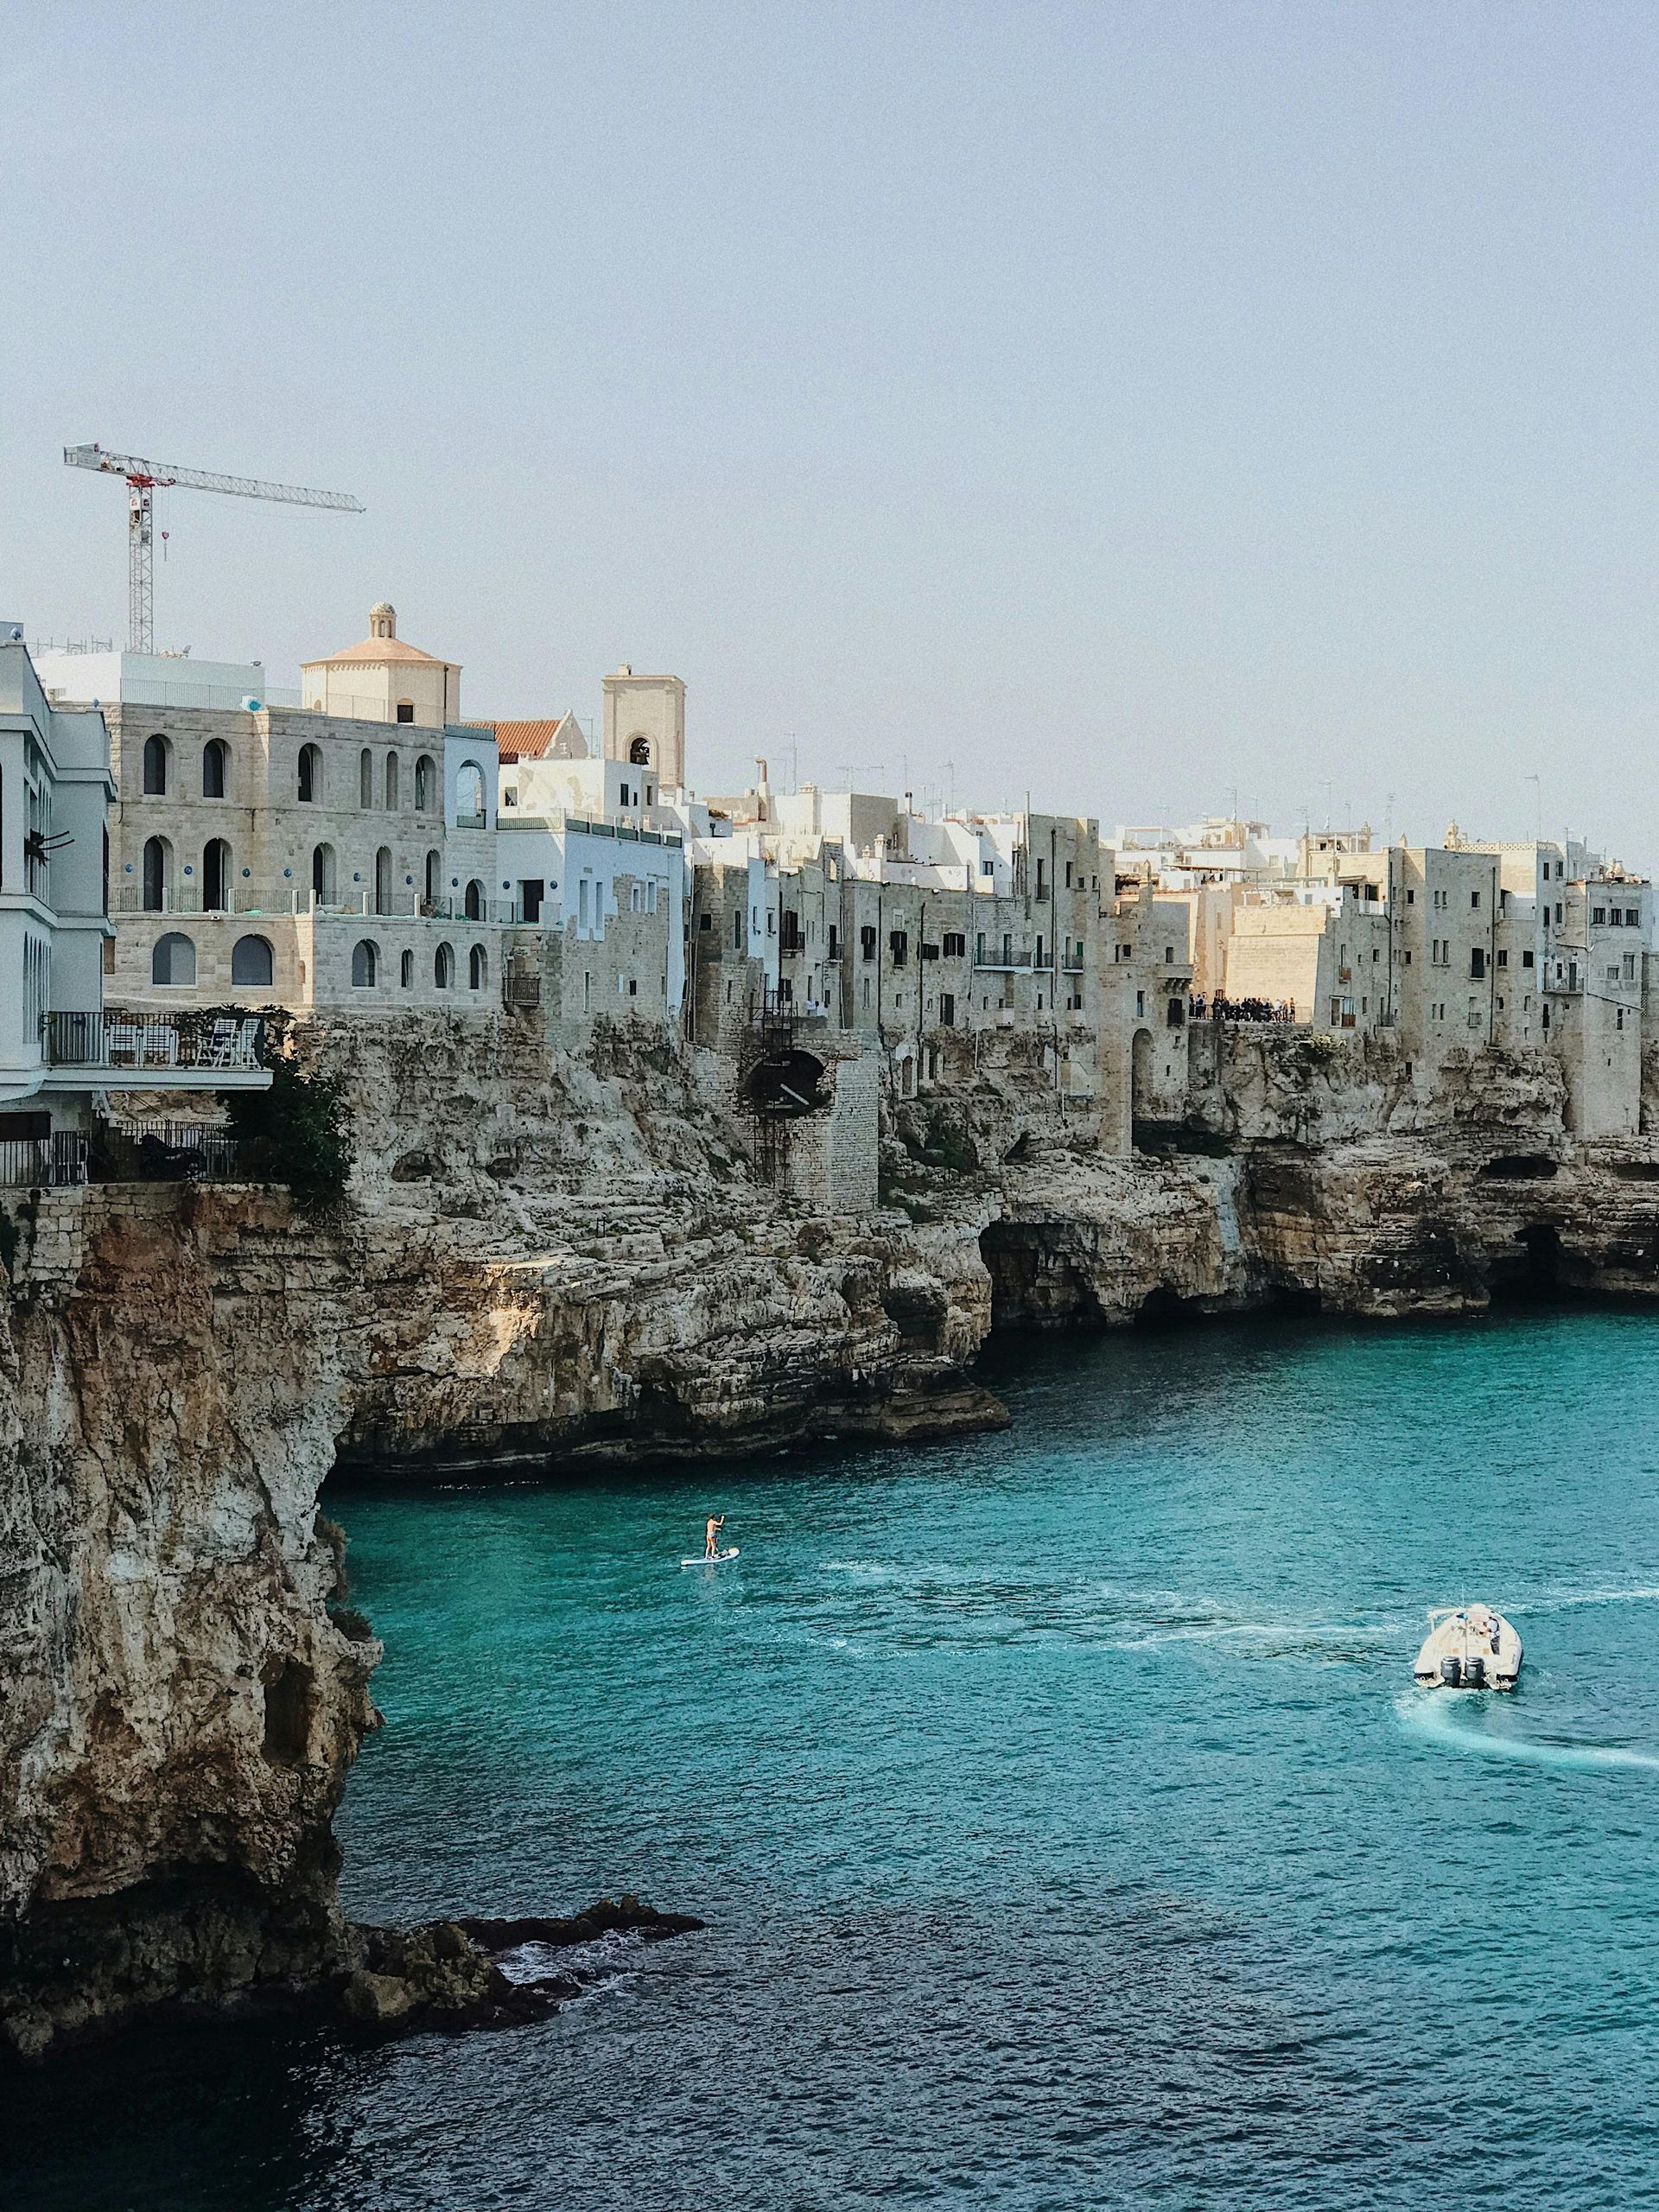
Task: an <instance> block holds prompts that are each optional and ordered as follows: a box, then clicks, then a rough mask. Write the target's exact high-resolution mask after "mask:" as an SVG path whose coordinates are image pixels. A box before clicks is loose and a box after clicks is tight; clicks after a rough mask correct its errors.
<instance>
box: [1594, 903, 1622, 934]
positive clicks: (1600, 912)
mask: <svg viewBox="0 0 1659 2212" xmlns="http://www.w3.org/2000/svg"><path fill="white" fill-rule="evenodd" d="M1613 911H1614V912H1615V913H1617V912H1618V908H1617V907H1615V908H1614V910H1613ZM1590 920H1591V924H1592V927H1594V928H1596V929H1605V927H1606V925H1607V909H1606V908H1605V906H1594V907H1592V909H1591V911H1590Z"/></svg>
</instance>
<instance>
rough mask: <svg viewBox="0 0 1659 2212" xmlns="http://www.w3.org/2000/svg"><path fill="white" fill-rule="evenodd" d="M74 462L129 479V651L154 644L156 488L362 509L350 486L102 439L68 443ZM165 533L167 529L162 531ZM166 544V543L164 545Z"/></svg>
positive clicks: (69, 456)
mask: <svg viewBox="0 0 1659 2212" xmlns="http://www.w3.org/2000/svg"><path fill="white" fill-rule="evenodd" d="M63 458H64V461H65V462H66V464H67V466H68V467H71V468H90V469H92V470H94V471H95V472H96V473H97V474H99V475H101V476H124V477H125V478H126V480H127V651H128V652H133V653H153V652H155V650H156V615H155V609H156V547H155V527H156V515H155V505H156V493H157V492H159V491H164V490H167V489H168V488H169V487H170V486H173V485H175V484H177V485H181V486H184V487H185V489H186V490H188V491H192V492H227V493H232V494H233V495H234V496H235V497H236V498H237V499H277V500H280V501H281V502H282V503H283V505H285V506H290V507H333V508H335V509H337V510H339V511H340V512H343V513H346V514H353V515H360V514H361V513H362V512H364V508H363V502H362V501H361V500H360V499H353V497H352V496H351V494H350V493H348V492H313V491H309V490H308V489H307V488H306V486H304V485H302V484H266V483H263V482H262V481H261V480H259V479H258V478H257V477H253V476H219V475H214V474H213V473H212V472H210V471H209V470H207V469H205V468H181V467H178V466H177V465H176V464H175V463H174V462H172V461H140V460H139V459H138V457H137V454H130V453H105V450H104V448H103V447H102V446H99V445H90V446H66V447H65V448H64V449H63ZM166 536H167V532H166V531H163V532H162V537H163V538H165V537H166ZM163 550H165V549H163Z"/></svg>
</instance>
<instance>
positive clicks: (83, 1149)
mask: <svg viewBox="0 0 1659 2212" xmlns="http://www.w3.org/2000/svg"><path fill="white" fill-rule="evenodd" d="M88 1151H89V1146H88V1142H87V1140H86V1138H85V1137H84V1136H82V1135H79V1133H78V1132H77V1131H74V1130H73V1129H60V1130H57V1131H55V1132H54V1134H53V1135H51V1136H49V1137H6V1138H3V1139H0V1187H3V1188H5V1189H8V1190H17V1189H20V1188H22V1189H27V1190H36V1191H38V1190H55V1189H59V1188H60V1187H62V1186H63V1185H67V1184H71V1183H84V1182H85V1181H86V1166H87V1155H88Z"/></svg>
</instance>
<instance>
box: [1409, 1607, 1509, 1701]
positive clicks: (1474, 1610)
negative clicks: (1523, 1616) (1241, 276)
mask: <svg viewBox="0 0 1659 2212" xmlns="http://www.w3.org/2000/svg"><path fill="white" fill-rule="evenodd" d="M1412 1672H1413V1674H1414V1675H1415V1676H1416V1677H1417V1680H1418V1681H1420V1682H1421V1683H1422V1685H1423V1687H1424V1688H1426V1689H1434V1690H1512V1689H1513V1688H1515V1683H1516V1676H1517V1675H1519V1674H1520V1672H1521V1638H1520V1637H1519V1636H1518V1635H1517V1634H1516V1630H1514V1628H1513V1627H1512V1626H1511V1625H1510V1623H1509V1622H1508V1621H1506V1620H1505V1619H1504V1618H1503V1614H1502V1613H1495V1612H1494V1611H1492V1609H1491V1606H1490V1605H1442V1606H1440V1607H1439V1608H1437V1609H1435V1610H1433V1611H1430V1613H1429V1616H1428V1634H1427V1636H1426V1637H1424V1638H1423V1648H1422V1649H1421V1651H1420V1652H1419V1653H1418V1654H1417V1664H1416V1665H1415V1667H1414V1668H1413V1669H1412Z"/></svg>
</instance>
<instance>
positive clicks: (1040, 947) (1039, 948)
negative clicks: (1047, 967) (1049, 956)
mask: <svg viewBox="0 0 1659 2212" xmlns="http://www.w3.org/2000/svg"><path fill="white" fill-rule="evenodd" d="M1037 965H1038V966H1039V968H1040V967H1042V966H1043V965H1044V961H1043V940H1042V938H1040V937H1039V938H1038V940H1037Z"/></svg>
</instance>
